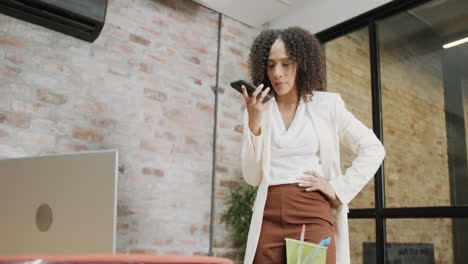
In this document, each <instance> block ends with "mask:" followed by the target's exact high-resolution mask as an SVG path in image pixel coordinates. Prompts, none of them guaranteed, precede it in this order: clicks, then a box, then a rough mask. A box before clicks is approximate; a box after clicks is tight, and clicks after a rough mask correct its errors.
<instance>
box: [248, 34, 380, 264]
mask: <svg viewBox="0 0 468 264" xmlns="http://www.w3.org/2000/svg"><path fill="white" fill-rule="evenodd" d="M249 67H250V74H251V78H252V82H253V83H254V84H255V85H257V86H258V87H257V89H256V91H255V93H254V94H253V95H252V96H249V95H248V94H247V92H246V90H245V87H243V91H244V93H243V94H244V99H245V102H246V113H245V119H244V143H243V147H242V172H243V175H244V178H245V180H246V181H247V182H248V183H249V184H251V185H253V186H259V188H258V192H257V197H256V200H255V204H254V208H253V215H252V221H251V224H250V230H249V235H248V241H247V250H246V255H245V260H244V263H246V264H251V263H261V264H265V263H286V260H285V253H286V249H285V241H284V239H285V238H293V239H299V237H300V232H301V227H302V225H303V224H305V225H306V237H305V241H309V242H312V243H318V242H319V241H320V240H321V239H322V238H323V237H324V236H328V237H332V242H331V244H330V245H329V246H328V250H327V264H331V263H339V264H346V263H350V254H349V241H348V225H347V212H348V206H347V204H348V203H349V202H350V201H351V199H352V198H354V197H355V196H356V195H357V194H358V192H359V191H360V190H361V189H362V188H363V187H364V186H365V185H366V183H367V182H368V181H369V180H370V179H371V178H372V176H373V175H374V173H375V172H376V170H377V169H378V167H379V166H380V164H381V162H382V160H383V158H384V156H385V151H384V148H383V146H382V144H381V142H380V141H379V140H378V139H377V137H376V136H375V135H374V133H373V132H372V130H370V129H369V128H367V127H366V126H364V125H363V124H362V123H361V122H360V121H359V120H357V119H356V118H355V117H354V116H353V115H352V114H351V113H350V112H348V111H347V110H346V108H345V105H344V102H343V100H342V99H341V97H340V96H339V95H338V94H335V93H328V92H322V91H321V90H323V86H324V74H323V72H324V70H323V56H322V54H321V47H320V44H319V42H318V41H317V39H316V38H315V36H313V35H312V34H310V33H309V32H308V31H306V30H304V29H301V28H298V27H292V28H288V29H285V30H266V31H263V32H262V33H260V34H259V36H258V37H257V38H256V39H255V40H254V43H253V45H252V48H251V51H250V55H249ZM263 87H267V88H266V89H264V90H263V92H262V89H263ZM268 93H269V94H270V95H272V96H274V99H271V100H269V101H268V102H265V103H263V102H262V101H263V98H264V97H265V95H266V94H268ZM258 94H261V96H260V97H259V98H257V95H258ZM340 143H342V144H343V145H345V146H346V147H348V148H350V149H351V150H352V151H354V152H355V153H356V154H357V157H356V159H355V160H354V161H353V163H352V166H351V167H350V168H348V169H347V170H346V172H345V173H344V174H342V173H341V170H340V154H339V146H340Z"/></svg>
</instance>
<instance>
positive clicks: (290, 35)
mask: <svg viewBox="0 0 468 264" xmlns="http://www.w3.org/2000/svg"><path fill="white" fill-rule="evenodd" d="M277 39H281V40H282V41H283V42H284V44H285V46H286V50H287V52H288V53H289V55H290V56H291V60H292V61H294V62H295V63H296V65H297V66H296V69H297V72H296V87H297V95H298V98H301V97H303V98H304V100H309V99H311V98H312V92H313V91H322V90H323V89H324V85H325V75H324V69H323V68H324V65H323V61H324V60H323V54H322V48H321V46H320V42H319V41H318V40H317V38H316V37H315V35H313V34H311V33H310V32H309V31H307V30H305V29H302V28H300V27H289V28H286V29H268V30H264V31H262V32H261V33H260V34H259V35H258V36H257V38H256V39H255V40H254V42H253V44H252V47H251V48H250V54H249V61H248V64H249V70H250V77H251V81H252V83H253V84H254V85H255V86H258V85H260V84H261V83H263V84H264V85H265V87H272V85H271V82H270V80H269V79H268V75H267V72H266V66H267V60H268V55H269V53H270V49H271V46H272V45H273V43H274V42H275V40H277ZM271 91H272V92H271V93H272V94H274V89H271Z"/></svg>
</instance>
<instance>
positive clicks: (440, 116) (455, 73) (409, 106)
mask: <svg viewBox="0 0 468 264" xmlns="http://www.w3.org/2000/svg"><path fill="white" fill-rule="evenodd" d="M378 30H379V38H380V39H379V48H380V66H381V68H380V72H381V87H382V113H383V133H384V144H385V148H386V151H387V156H386V158H385V167H384V168H385V194H386V206H387V207H414V206H448V205H467V204H468V196H466V195H465V193H466V190H467V189H468V177H467V154H466V153H467V146H466V125H465V124H466V122H465V113H467V111H466V108H467V107H466V106H467V104H466V103H465V102H467V101H468V100H466V99H465V100H464V98H466V96H467V95H466V91H464V89H465V88H464V86H466V82H465V81H464V80H466V79H467V76H468V74H467V70H466V69H467V68H468V44H466V43H465V44H462V45H459V46H457V47H453V48H449V49H444V48H442V44H444V43H447V42H450V41H451V40H456V39H459V38H464V37H468V1H455V0H447V1H431V2H428V3H427V4H425V5H422V6H418V7H416V8H414V9H411V10H408V11H406V12H402V13H400V14H398V15H396V16H393V17H390V18H387V19H384V20H382V21H380V22H379V23H378ZM464 94H465V95H464ZM463 95H464V96H463Z"/></svg>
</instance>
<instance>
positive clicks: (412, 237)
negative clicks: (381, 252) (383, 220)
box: [387, 218, 468, 264]
mask: <svg viewBox="0 0 468 264" xmlns="http://www.w3.org/2000/svg"><path fill="white" fill-rule="evenodd" d="M467 227H468V219H461V218H459V219H457V218H454V219H451V218H428V219H388V220H387V262H389V263H456V264H462V263H466V257H467V253H466V245H467V244H466V243H467V242H468V229H467ZM431 260H432V262H431ZM398 261H400V262H398Z"/></svg>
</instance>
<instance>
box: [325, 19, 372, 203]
mask: <svg viewBox="0 0 468 264" xmlns="http://www.w3.org/2000/svg"><path fill="white" fill-rule="evenodd" d="M325 57H326V75H327V88H326V89H327V91H328V92H336V93H339V94H340V95H341V97H342V98H343V100H344V101H345V102H346V107H347V108H348V110H350V111H351V112H352V113H353V114H354V115H355V116H356V117H357V118H358V119H359V120H361V121H362V122H363V123H364V124H365V125H366V126H368V127H369V128H372V97H371V84H370V60H369V34H368V30H367V28H363V29H360V30H358V31H355V32H352V33H350V34H347V35H345V36H342V37H340V38H337V39H334V40H332V41H329V42H327V43H326V44H325ZM355 157H356V155H355V154H354V153H353V152H351V151H350V150H348V149H347V148H346V147H343V146H342V147H341V170H342V171H343V172H345V170H346V168H348V167H350V166H351V163H352V161H353V159H354V158H355ZM374 201H375V198H374V181H373V180H371V181H370V182H369V183H368V184H367V185H366V187H364V189H363V190H362V191H361V192H360V193H359V194H358V196H357V197H356V198H354V200H353V201H351V203H350V205H349V206H350V208H373V207H375V202H374Z"/></svg>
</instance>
